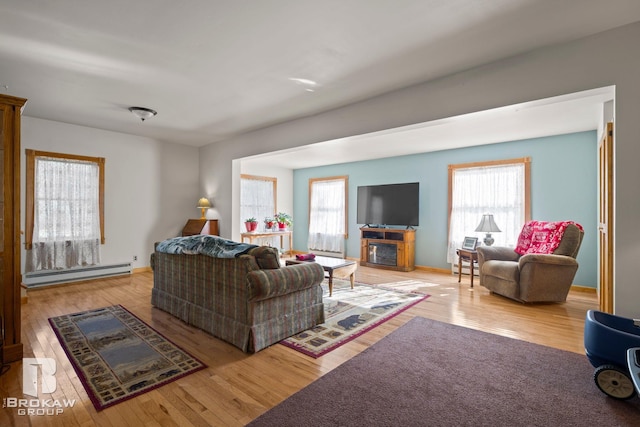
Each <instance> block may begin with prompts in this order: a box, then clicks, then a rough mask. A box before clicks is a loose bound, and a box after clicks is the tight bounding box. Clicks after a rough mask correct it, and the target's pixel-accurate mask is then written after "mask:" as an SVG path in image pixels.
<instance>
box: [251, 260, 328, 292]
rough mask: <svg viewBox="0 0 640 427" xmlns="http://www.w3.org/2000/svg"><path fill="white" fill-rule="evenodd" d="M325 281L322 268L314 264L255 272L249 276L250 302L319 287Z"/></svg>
mask: <svg viewBox="0 0 640 427" xmlns="http://www.w3.org/2000/svg"><path fill="white" fill-rule="evenodd" d="M323 279H324V270H323V269H322V266H321V265H320V264H317V263H314V262H310V263H303V264H296V265H290V266H287V267H282V268H278V269H273V270H255V271H252V272H250V273H249V274H248V275H247V280H248V281H249V301H260V300H265V299H268V298H273V297H276V296H279V295H286V294H290V293H292V292H296V291H299V290H302V289H307V288H310V287H312V286H318V285H319V284H320V283H322V280H323Z"/></svg>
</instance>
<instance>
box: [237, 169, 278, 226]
mask: <svg viewBox="0 0 640 427" xmlns="http://www.w3.org/2000/svg"><path fill="white" fill-rule="evenodd" d="M243 179H249V180H254V181H267V182H269V181H270V182H271V184H272V185H273V212H272V213H271V214H270V215H271V216H274V215H275V214H276V213H277V212H278V178H276V177H271V176H260V175H250V174H244V173H243V174H240V180H241V181H242V180H243ZM241 187H242V185H241ZM240 210H242V192H240ZM240 220H241V223H242V222H244V220H245V218H240Z"/></svg>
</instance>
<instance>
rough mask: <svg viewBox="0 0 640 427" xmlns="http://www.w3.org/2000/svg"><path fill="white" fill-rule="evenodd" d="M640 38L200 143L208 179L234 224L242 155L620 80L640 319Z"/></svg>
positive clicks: (623, 204)
mask: <svg viewBox="0 0 640 427" xmlns="http://www.w3.org/2000/svg"><path fill="white" fill-rule="evenodd" d="M638 40H640V23H635V24H632V25H628V26H625V27H621V28H618V29H615V30H612V31H608V32H605V33H601V34H598V35H595V36H592V37H588V38H585V39H581V40H577V41H574V42H571V43H567V44H562V45H556V46H552V47H548V48H545V49H540V50H536V51H532V52H530V53H528V54H524V55H519V56H516V57H513V58H509V59H505V60H501V61H497V62H494V63H490V64H487V65H485V66H482V67H478V68H474V69H472V70H469V71H465V72H461V73H458V74H454V75H451V76H448V77H445V78H441V79H438V80H434V81H431V82H426V83H423V84H420V85H416V86H413V87H410V88H406V89H402V90H397V91H394V92H391V93H388V94H385V95H381V96H378V97H375V98H372V99H369V100H366V101H363V102H360V103H357V104H353V105H349V106H346V107H343V108H340V109H336V110H332V111H329V112H326V113H323V114H318V115H315V116H311V117H307V118H302V119H299V120H295V121H291V122H287V123H284V124H280V125H276V126H272V127H269V128H266V129H262V130H258V131H255V132H252V133H248V134H245V135H242V136H239V137H236V138H233V139H230V140H228V141H224V142H220V143H215V144H211V145H209V146H206V147H203V148H201V149H200V165H201V168H200V181H201V186H202V187H204V188H208V189H211V191H214V192H215V194H216V198H217V201H218V205H219V215H220V217H221V218H222V221H224V222H228V221H231V219H232V217H231V213H232V201H233V197H232V190H233V187H234V186H233V185H232V183H233V181H234V179H236V177H235V176H236V174H238V173H239V168H235V169H234V168H233V167H232V164H233V162H232V160H233V159H238V158H241V157H245V156H250V155H255V154H260V153H265V152H270V151H274V150H280V149H285V148H292V147H296V146H300V145H306V144H310V143H316V142H321V141H326V140H329V139H334V138H338V137H345V136H350V135H356V134H363V133H368V132H373V131H378V130H383V129H389V128H394V127H399V126H404V125H409V124H414V123H421V122H427V121H430V120H435V119H441V118H446V117H450V116H455V115H459V114H465V113H470V112H475V111H482V110H486V109H490V108H496V107H501V106H505V105H511V104H516V103H520V102H525V101H531V100H535V99H543V98H548V97H552V96H557V95H563V94H569V93H573V92H579V91H583V90H587V89H594V88H599V87H605V86H610V85H615V86H616V99H615V118H616V127H615V162H614V163H615V203H614V213H615V238H614V247H615V266H614V285H615V295H614V305H615V311H616V313H618V314H620V315H623V316H627V317H639V316H640V304H638V301H640V285H637V274H635V268H634V265H635V263H636V260H638V259H640V243H638V242H640V227H638V218H640V194H638V193H639V191H638V182H640V168H638V167H637V162H638V159H640V141H639V140H640V120H639V118H640V84H638V76H640V51H639V49H640V48H639V47H638V46H639V45H638V43H637V41H638ZM205 166H206V167H205ZM587 232H588V233H595V232H596V230H587Z"/></svg>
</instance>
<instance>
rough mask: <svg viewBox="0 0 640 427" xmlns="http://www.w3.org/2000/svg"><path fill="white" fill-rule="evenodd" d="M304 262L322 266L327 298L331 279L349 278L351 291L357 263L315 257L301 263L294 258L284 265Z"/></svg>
mask: <svg viewBox="0 0 640 427" xmlns="http://www.w3.org/2000/svg"><path fill="white" fill-rule="evenodd" d="M305 262H315V263H318V264H320V265H321V266H322V269H323V270H324V271H325V272H326V273H327V275H328V276H329V296H331V294H332V293H333V278H334V277H337V278H338V279H346V278H347V277H348V278H349V281H350V282H351V289H353V282H354V281H355V273H356V270H357V269H358V263H357V262H355V261H349V260H347V259H343V258H331V257H327V256H316V258H315V259H314V260H312V261H302V260H297V259H295V258H293V259H288V260H286V261H285V262H284V263H285V265H295V264H302V263H305Z"/></svg>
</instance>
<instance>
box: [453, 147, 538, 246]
mask: <svg viewBox="0 0 640 427" xmlns="http://www.w3.org/2000/svg"><path fill="white" fill-rule="evenodd" d="M521 164H522V165H524V222H525V223H527V222H528V221H530V220H531V157H518V158H514V159H502V160H488V161H482V162H470V163H458V164H453V165H449V167H448V170H449V176H448V186H449V206H448V211H447V236H450V235H451V212H452V210H453V174H454V173H455V171H456V170H457V169H471V168H484V167H491V166H503V165H521Z"/></svg>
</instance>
